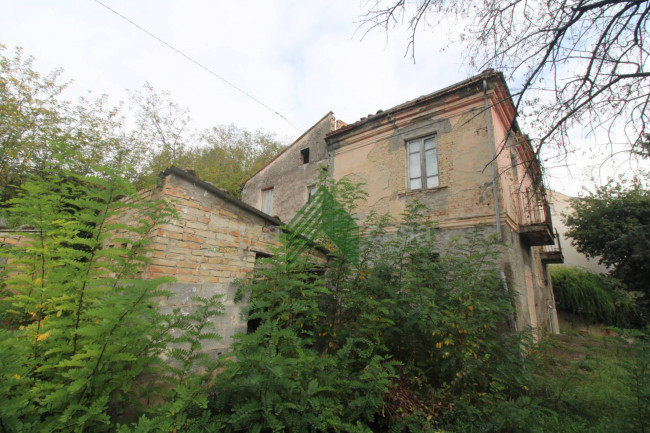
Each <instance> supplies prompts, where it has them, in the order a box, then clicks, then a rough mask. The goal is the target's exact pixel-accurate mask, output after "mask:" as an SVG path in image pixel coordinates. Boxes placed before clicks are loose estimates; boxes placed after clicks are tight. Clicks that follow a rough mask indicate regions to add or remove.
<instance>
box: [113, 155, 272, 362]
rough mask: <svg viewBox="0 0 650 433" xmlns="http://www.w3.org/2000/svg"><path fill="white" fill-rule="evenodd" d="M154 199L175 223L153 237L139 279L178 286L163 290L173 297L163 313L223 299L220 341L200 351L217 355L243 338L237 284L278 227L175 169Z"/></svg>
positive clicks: (164, 304) (163, 305) (243, 322)
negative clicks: (170, 210)
mask: <svg viewBox="0 0 650 433" xmlns="http://www.w3.org/2000/svg"><path fill="white" fill-rule="evenodd" d="M152 195H153V197H155V198H162V199H165V200H167V201H169V202H170V203H171V204H172V206H173V207H174V208H175V209H176V211H177V212H178V218H176V219H173V220H171V221H169V222H167V223H165V224H162V225H160V226H158V227H156V229H155V230H154V231H153V233H152V234H151V236H150V245H149V247H150V249H151V252H150V254H151V261H150V263H149V264H147V265H146V267H145V268H144V270H143V272H142V277H143V278H151V279H153V278H157V277H173V278H174V279H175V280H176V281H175V282H174V283H168V284H166V285H164V286H163V287H164V288H165V289H167V290H169V291H170V292H172V293H174V295H173V296H171V297H168V298H161V299H159V308H161V310H162V311H171V310H173V309H175V308H180V309H181V311H183V310H187V309H191V308H193V306H194V305H195V302H194V301H193V300H192V298H195V297H202V298H209V297H211V296H213V295H215V294H221V295H222V298H221V302H222V304H223V306H224V314H223V315H220V316H215V317H212V318H211V319H210V320H211V321H212V322H213V323H214V324H215V331H216V332H217V333H218V334H219V335H220V336H221V340H219V341H210V342H207V343H206V344H207V345H206V346H204V347H203V350H205V351H206V352H209V353H213V354H214V355H220V354H221V353H222V352H224V351H226V350H228V348H229V347H230V345H231V344H232V341H233V336H234V335H235V334H236V333H238V332H246V319H245V318H244V317H243V316H242V309H243V307H244V304H243V303H241V302H240V303H236V302H235V301H234V298H235V294H236V291H237V284H236V281H237V280H238V279H240V278H243V277H246V276H247V275H249V274H250V272H252V270H253V268H254V266H255V260H256V258H258V257H260V256H262V257H263V256H268V255H270V254H271V253H272V251H271V250H270V248H271V247H273V246H277V245H278V241H277V234H276V230H277V227H278V226H280V225H281V222H280V221H279V220H278V219H277V218H273V217H271V216H269V215H267V214H265V213H263V212H260V211H259V210H257V209H255V208H253V207H251V206H249V205H247V204H245V203H243V202H242V201H240V200H237V199H236V198H233V197H232V196H230V195H229V194H228V193H227V192H225V191H222V190H220V189H219V188H216V187H215V186H214V185H212V184H210V183H208V182H204V181H201V180H200V179H198V178H197V177H195V176H193V175H192V174H190V173H188V172H186V171H183V170H180V169H178V168H176V167H171V168H169V169H167V170H166V171H165V172H164V173H163V180H162V183H161V185H159V186H158V187H156V188H155V189H154V190H152ZM124 218H126V219H128V216H127V215H125V216H124Z"/></svg>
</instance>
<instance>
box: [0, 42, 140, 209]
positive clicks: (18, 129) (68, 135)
mask: <svg viewBox="0 0 650 433" xmlns="http://www.w3.org/2000/svg"><path fill="white" fill-rule="evenodd" d="M4 50H5V47H4V46H2V45H0V200H3V199H8V198H10V197H12V196H13V195H14V194H15V192H16V188H18V187H19V186H20V184H21V183H22V182H24V181H25V180H26V179H28V178H29V177H30V176H31V175H34V174H38V173H42V172H45V171H47V170H50V169H53V168H56V167H55V166H56V165H57V164H59V163H61V160H60V159H57V158H56V157H55V155H56V153H57V152H58V150H57V149H58V148H62V147H65V148H66V149H68V150H69V151H74V152H75V155H76V156H75V159H67V160H66V161H65V163H66V164H67V165H68V166H67V167H66V168H67V169H70V170H72V171H75V172H76V173H78V174H87V173H90V172H91V171H92V167H93V166H95V165H102V166H106V167H113V168H117V167H119V168H120V171H121V172H122V173H124V174H126V175H127V176H128V177H130V178H135V174H136V170H135V168H137V166H138V165H139V164H140V161H141V160H142V148H141V147H139V146H138V143H136V142H134V141H132V140H131V139H130V137H129V134H127V133H126V132H125V130H124V122H123V118H122V117H121V114H120V112H121V107H119V106H118V107H110V106H109V105H108V102H107V99H106V97H105V96H101V97H98V98H81V99H80V100H79V101H78V103H77V104H72V103H70V102H69V101H66V100H64V99H63V98H62V92H63V91H64V90H65V88H66V83H61V82H60V74H61V71H60V70H55V71H53V72H52V73H50V74H48V75H46V76H43V75H41V74H40V73H38V72H37V71H35V70H34V68H33V62H34V59H33V58H32V57H27V58H25V57H24V56H23V53H22V50H21V49H16V50H15V53H14V55H13V57H8V56H5V55H4V53H3V51H4ZM59 168H61V167H59Z"/></svg>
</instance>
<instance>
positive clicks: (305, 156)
mask: <svg viewBox="0 0 650 433" xmlns="http://www.w3.org/2000/svg"><path fill="white" fill-rule="evenodd" d="M300 162H301V163H302V164H307V163H309V148H306V149H303V150H301V151H300Z"/></svg>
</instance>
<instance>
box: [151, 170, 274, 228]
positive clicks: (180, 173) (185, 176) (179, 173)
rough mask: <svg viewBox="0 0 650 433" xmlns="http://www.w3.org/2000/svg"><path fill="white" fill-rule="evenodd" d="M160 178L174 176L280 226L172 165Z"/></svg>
mask: <svg viewBox="0 0 650 433" xmlns="http://www.w3.org/2000/svg"><path fill="white" fill-rule="evenodd" d="M161 174H162V176H164V177H166V176H169V175H172V174H173V175H175V176H178V177H180V178H182V179H185V180H186V181H188V182H191V183H192V184H194V185H196V186H198V187H200V188H203V189H204V190H206V191H208V192H209V193H211V194H212V195H214V196H216V197H218V198H220V199H221V200H223V201H225V202H228V203H230V204H233V205H235V206H237V207H238V208H240V209H242V210H243V211H245V212H248V213H252V214H253V215H257V216H258V217H260V218H262V219H263V220H265V221H267V222H268V223H270V224H273V225H275V226H281V225H282V221H280V219H279V218H276V217H272V216H271V215H269V214H267V213H264V212H262V211H261V210H258V209H255V208H254V207H253V206H251V205H248V204H246V203H244V202H243V201H241V200H239V199H236V198H235V197H233V196H231V195H230V194H228V193H227V192H225V191H223V190H221V189H219V188H217V187H216V186H214V185H212V184H211V183H209V182H205V181H203V180H201V179H199V178H198V177H196V176H193V175H191V174H190V173H188V172H186V171H185V170H181V169H180V168H178V167H174V166H173V165H172V166H171V167H169V168H168V169H167V170H165V171H163V172H162V173H161Z"/></svg>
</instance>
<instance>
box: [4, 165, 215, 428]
mask: <svg viewBox="0 0 650 433" xmlns="http://www.w3.org/2000/svg"><path fill="white" fill-rule="evenodd" d="M66 155H69V154H68V153H67V152H62V153H59V154H57V155H55V158H58V159H57V164H55V165H57V166H59V167H66V166H67V165H68V161H67V156H66ZM72 159H73V160H76V159H75V158H72ZM93 173H94V174H92V175H85V176H82V175H79V174H77V173H76V172H73V171H69V170H65V169H57V170H48V171H46V172H41V173H40V176H38V177H33V178H32V179H30V180H29V181H27V182H25V183H23V184H22V185H21V187H20V190H19V194H18V195H17V196H16V197H15V198H13V199H11V200H9V201H8V202H7V203H5V205H6V206H8V208H9V209H10V210H11V212H12V214H14V215H16V216H17V217H18V218H19V219H20V220H21V221H23V222H24V223H26V224H27V225H29V226H31V227H33V230H29V231H26V232H23V233H16V235H19V236H22V239H23V241H22V242H21V243H20V244H19V245H17V246H11V247H9V246H3V248H2V250H0V255H1V256H2V257H4V258H5V259H6V262H5V265H4V266H3V269H2V272H1V273H0V290H1V293H0V317H2V322H1V324H0V359H2V363H3V364H2V365H3V368H2V372H0V377H1V380H0V430H1V431H3V432H14V431H15V432H18V431H20V432H32V431H33V432H41V431H64V432H66V431H114V430H115V428H116V427H117V423H118V422H122V423H128V422H129V421H130V419H131V418H132V417H134V416H137V415H138V414H139V413H142V414H149V417H153V419H157V418H155V417H156V416H160V415H159V414H160V413H161V412H163V413H165V414H166V417H165V419H166V420H167V421H168V424H169V425H171V426H172V427H173V426H175V425H176V426H178V425H182V424H183V423H184V422H185V421H184V420H183V419H178V417H177V416H176V417H175V414H179V416H183V414H184V413H185V410H184V409H185V408H187V407H188V406H190V405H196V404H201V399H200V395H201V394H204V393H201V392H199V390H200V389H201V388H200V386H201V384H202V383H201V382H202V381H203V380H204V379H203V378H202V377H201V376H198V375H191V377H190V375H189V372H190V369H192V368H195V367H196V366H197V365H198V362H199V361H201V358H202V356H201V355H200V354H199V353H198V352H199V348H200V342H201V341H202V340H204V339H206V338H215V337H216V336H215V335H214V334H213V333H211V332H209V330H208V329H207V328H206V326H208V323H209V322H207V318H209V317H210V316H211V315H214V314H216V313H217V312H218V311H219V304H218V300H217V299H210V300H204V301H203V302H204V306H203V307H201V308H199V309H197V311H195V312H194V313H192V314H190V315H183V314H181V312H180V311H175V312H173V313H171V314H166V315H165V314H160V313H159V312H158V311H157V309H156V308H155V305H156V304H155V302H154V301H155V297H158V296H167V295H169V293H168V292H166V291H165V290H161V288H160V285H161V284H162V283H165V282H169V281H170V280H169V279H156V280H140V279H138V278H137V275H138V272H139V271H140V270H142V267H143V265H144V264H146V263H147V260H148V259H147V249H146V247H147V239H148V235H149V233H150V232H151V230H152V229H153V228H154V227H155V226H156V225H157V224H159V223H161V222H164V221H166V220H168V219H170V218H172V217H173V216H174V214H173V212H172V210H171V208H170V207H169V206H168V205H167V204H166V203H165V202H162V201H153V200H145V199H142V198H141V197H140V196H139V195H138V194H137V193H136V192H135V189H134V187H133V186H132V185H131V184H130V183H129V182H128V181H127V180H125V179H123V178H121V177H120V176H117V175H116V174H115V173H114V172H113V171H112V170H110V169H100V168H95V169H94V170H93ZM125 214H128V215H129V216H130V218H129V223H128V224H125V223H124V222H123V220H122V219H121V217H123V216H124V215H125ZM172 330H175V331H176V333H175V334H172V333H171V331H172ZM162 357H164V358H166V359H170V360H172V361H173V362H171V363H169V364H168V363H165V362H162V361H161V359H162ZM161 402H164V404H161ZM169 430H172V428H171V427H170V428H169ZM169 430H168V431H169Z"/></svg>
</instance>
